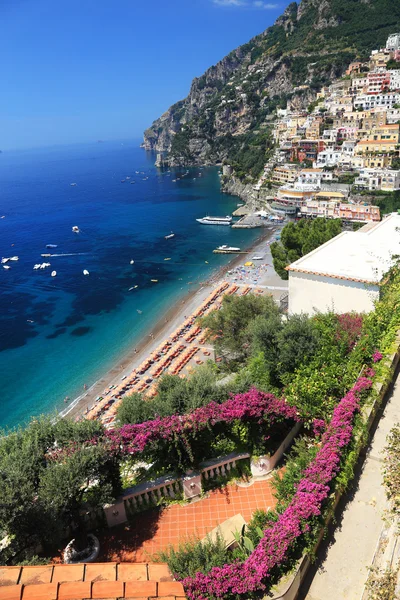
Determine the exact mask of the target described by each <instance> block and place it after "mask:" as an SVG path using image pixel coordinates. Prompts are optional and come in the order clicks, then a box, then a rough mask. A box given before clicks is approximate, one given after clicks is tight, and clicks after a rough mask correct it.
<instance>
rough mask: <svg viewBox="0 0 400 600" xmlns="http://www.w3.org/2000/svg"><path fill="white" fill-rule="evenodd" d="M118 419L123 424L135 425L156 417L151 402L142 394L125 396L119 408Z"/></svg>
mask: <svg viewBox="0 0 400 600" xmlns="http://www.w3.org/2000/svg"><path fill="white" fill-rule="evenodd" d="M116 416H117V421H118V424H119V425H120V426H122V425H135V424H136V423H143V421H148V420H149V419H153V418H154V410H153V407H152V403H151V402H146V401H145V400H144V399H143V398H142V396H141V395H140V394H131V395H129V396H124V398H123V399H122V402H121V404H120V405H119V406H118V408H117V415H116Z"/></svg>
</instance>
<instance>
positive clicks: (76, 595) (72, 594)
mask: <svg viewBox="0 0 400 600" xmlns="http://www.w3.org/2000/svg"><path fill="white" fill-rule="evenodd" d="M91 595H92V583H91V582H90V581H73V582H66V583H62V584H61V585H60V588H59V590H58V600H82V598H90V597H91Z"/></svg>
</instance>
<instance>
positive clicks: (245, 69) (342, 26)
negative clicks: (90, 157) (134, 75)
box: [144, 0, 400, 179]
mask: <svg viewBox="0 0 400 600" xmlns="http://www.w3.org/2000/svg"><path fill="white" fill-rule="evenodd" d="M399 28H400V2H399V0H302V2H301V3H300V4H296V3H295V2H294V3H292V4H290V5H289V6H288V8H287V9H286V10H285V12H284V14H283V15H282V16H281V17H279V18H278V19H277V21H276V22H275V24H274V25H273V26H272V27H269V28H268V29H267V30H266V31H264V32H263V33H262V34H260V35H258V36H256V37H255V38H253V39H252V40H250V42H248V43H247V44H245V45H243V46H241V47H239V48H237V49H236V50H234V51H233V52H231V53H230V54H229V55H228V56H226V57H225V58H224V59H223V60H221V61H220V62H219V63H218V64H217V65H215V66H213V67H211V68H210V69H208V70H207V71H206V72H205V73H204V75H202V77H199V78H196V79H194V80H193V83H192V85H191V89H190V92H189V95H188V96H187V98H185V99H184V100H182V101H180V102H177V103H176V104H174V105H173V106H171V108H170V109H169V110H168V111H167V112H166V113H164V114H163V115H162V116H161V117H160V118H159V119H157V120H156V121H154V123H153V124H152V126H151V127H150V128H149V129H147V130H146V131H145V134H144V147H145V148H146V149H149V150H155V151H157V152H163V153H165V154H166V155H167V156H168V160H169V162H170V164H175V165H176V164H183V165H189V164H200V163H201V164H216V163H219V162H222V161H223V160H228V161H229V162H230V163H231V164H232V165H233V167H234V171H235V174H236V176H237V177H238V178H239V179H244V178H245V177H249V179H251V178H254V177H256V176H257V175H258V173H259V172H260V171H261V170H262V166H263V164H264V163H265V161H266V158H267V157H268V154H269V153H270V151H271V148H272V145H273V144H272V140H271V136H270V129H271V122H272V121H273V119H274V115H275V114H276V109H277V108H279V107H286V105H287V103H288V102H289V103H291V104H292V105H293V106H295V107H296V108H301V107H306V106H307V105H308V104H309V103H310V102H311V101H312V100H313V99H314V98H315V94H316V91H317V90H318V89H319V88H320V87H321V86H322V85H324V84H326V83H328V82H329V81H331V80H332V79H334V78H336V77H339V76H341V75H342V74H343V72H344V71H345V69H346V67H347V66H348V64H349V63H350V62H351V61H352V60H353V59H354V58H356V57H361V58H363V57H365V56H367V55H368V54H369V52H370V50H371V49H373V48H376V47H379V46H381V45H383V44H384V43H385V40H386V38H387V36H388V35H389V33H392V32H394V31H397V30H398V29H399Z"/></svg>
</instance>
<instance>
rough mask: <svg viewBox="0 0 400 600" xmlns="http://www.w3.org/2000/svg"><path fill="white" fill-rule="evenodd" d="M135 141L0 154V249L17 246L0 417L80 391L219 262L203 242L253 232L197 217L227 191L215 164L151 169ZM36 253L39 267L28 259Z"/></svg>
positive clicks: (218, 210) (4, 332)
mask: <svg viewBox="0 0 400 600" xmlns="http://www.w3.org/2000/svg"><path fill="white" fill-rule="evenodd" d="M138 144H139V143H138V142H124V143H97V144H91V145H76V146H69V147H57V148H52V149H46V150H43V149H41V150H34V151H24V152H9V153H6V152H5V153H3V154H1V155H0V186H1V187H0V189H1V194H0V216H2V215H4V218H3V219H0V255H1V256H3V257H9V256H14V255H17V256H19V261H18V262H10V263H9V265H10V266H11V268H10V269H9V270H5V269H3V268H2V267H0V286H1V294H0V389H1V412H0V425H1V426H14V425H17V424H19V423H24V422H26V421H27V420H28V419H29V418H30V417H31V416H32V415H37V414H40V413H43V412H49V411H52V410H54V409H61V408H64V407H65V405H64V403H63V399H64V398H65V397H66V396H70V397H71V398H73V397H76V396H78V395H79V394H81V393H82V392H83V385H84V384H86V385H88V386H90V385H91V384H93V383H94V382H95V381H96V380H97V379H98V378H99V377H101V375H102V374H104V372H105V371H106V370H108V369H109V368H111V367H112V366H113V364H116V363H117V361H118V360H119V359H120V358H121V357H122V356H123V355H124V353H126V352H127V350H128V349H130V348H132V347H133V345H135V344H137V343H138V342H139V341H140V339H141V337H142V336H143V335H146V332H148V330H149V329H150V328H151V327H152V325H154V323H155V322H156V321H157V320H158V319H159V318H160V317H161V316H162V314H163V312H165V310H166V309H167V308H169V307H170V306H171V304H172V303H173V302H175V301H176V300H178V299H179V297H180V296H182V295H184V294H186V293H187V291H188V289H189V287H192V286H193V285H195V284H196V282H197V283H198V282H200V281H204V279H206V278H207V277H209V276H210V275H211V274H212V272H213V270H215V269H216V268H217V267H219V266H221V265H223V264H226V263H227V262H228V260H229V257H226V256H218V255H214V254H213V253H212V250H213V249H214V248H215V247H216V246H217V245H219V244H233V245H235V246H241V247H244V246H246V245H249V244H250V243H251V242H252V241H253V240H254V239H255V237H256V236H257V234H258V232H257V230H252V231H245V230H232V229H230V228H228V227H206V226H202V225H200V224H198V223H197V222H196V220H195V219H196V217H201V216H204V215H205V214H217V215H226V214H229V213H230V212H231V211H232V210H233V209H234V208H235V206H236V203H237V202H238V199H237V198H234V197H232V196H229V195H225V194H221V193H220V191H219V178H218V172H217V169H215V168H210V169H202V170H199V169H198V168H196V169H190V172H189V174H188V175H187V176H186V177H184V178H182V179H179V180H177V181H176V182H173V180H174V179H176V178H177V177H181V176H182V174H183V173H184V172H185V170H183V169H177V170H172V171H171V173H162V172H161V171H158V170H157V169H155V167H154V166H153V165H154V156H153V155H151V154H146V153H145V151H144V150H141V149H140V148H139V147H138ZM136 171H139V173H136ZM199 173H201V174H202V176H201V177H199ZM127 177H130V178H131V179H128V180H126V181H125V183H121V180H122V179H126V178H127ZM131 181H135V184H133V185H132V184H131V183H130V182H131ZM72 182H74V183H76V186H71V185H70V184H71V183H72ZM73 225H78V227H79V228H80V229H81V233H80V234H75V233H73V232H72V226H73ZM171 231H173V232H174V233H175V237H174V238H173V239H171V240H165V238H164V236H165V235H167V234H169V233H170V232H171ZM46 244H57V248H56V249H54V250H46V248H45V246H46ZM46 252H51V253H55V254H59V255H60V256H54V257H51V258H48V259H47V258H42V257H41V256H40V255H41V253H46ZM165 258H170V259H171V260H170V261H165V260H164V259H165ZM131 260H134V261H135V262H134V264H133V265H131V264H130V261H131ZM44 261H46V262H50V263H51V267H49V268H47V269H45V270H39V271H35V270H33V265H34V264H35V263H40V262H44ZM205 261H208V263H209V264H206V262H205ZM84 269H87V270H88V271H89V272H90V275H89V276H86V277H85V276H84V275H83V270H84ZM52 270H56V271H57V276H56V277H51V275H50V273H51V271H52ZM151 279H157V280H158V283H153V282H152V281H151ZM189 282H191V283H189ZM136 285H137V286H138V288H137V289H135V290H132V291H129V288H131V287H133V286H136ZM138 310H140V311H142V313H141V314H139V313H138ZM31 321H33V322H31Z"/></svg>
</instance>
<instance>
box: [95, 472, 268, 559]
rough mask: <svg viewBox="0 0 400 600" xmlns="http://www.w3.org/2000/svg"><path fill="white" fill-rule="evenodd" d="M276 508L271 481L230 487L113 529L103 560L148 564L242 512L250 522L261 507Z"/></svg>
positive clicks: (103, 542)
mask: <svg viewBox="0 0 400 600" xmlns="http://www.w3.org/2000/svg"><path fill="white" fill-rule="evenodd" d="M274 506H275V499H274V497H273V495H272V483H271V480H267V481H259V482H257V483H253V484H252V485H251V486H249V487H238V486H237V485H229V486H227V487H225V488H224V489H222V490H217V491H213V492H210V493H209V497H208V498H204V499H203V500H199V501H197V502H193V503H192V504H189V505H187V506H180V505H178V504H175V505H172V506H170V507H169V508H166V509H164V510H162V511H158V510H153V511H148V512H144V513H140V514H138V515H137V517H136V518H135V519H134V521H133V522H132V523H131V524H129V525H126V526H121V527H115V528H113V529H111V530H110V531H109V532H107V534H105V535H103V536H102V537H101V540H100V541H101V548H102V552H101V555H100V557H99V561H110V560H112V561H121V562H145V561H146V560H148V559H149V558H150V557H151V555H152V554H154V553H155V552H157V551H159V550H163V549H165V548H166V547H167V546H168V545H169V544H172V545H174V546H177V545H178V543H179V541H183V540H185V538H186V539H187V538H188V537H191V536H198V537H200V538H203V537H205V536H206V535H207V533H209V532H210V531H212V530H213V529H214V527H217V525H219V524H220V523H222V522H223V521H225V520H226V519H229V517H233V516H234V515H237V514H239V513H240V514H241V515H242V516H243V518H244V520H245V521H246V522H247V521H249V520H250V518H251V515H252V514H253V512H254V511H255V510H256V509H257V508H263V509H266V508H268V507H271V508H273V507H274Z"/></svg>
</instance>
